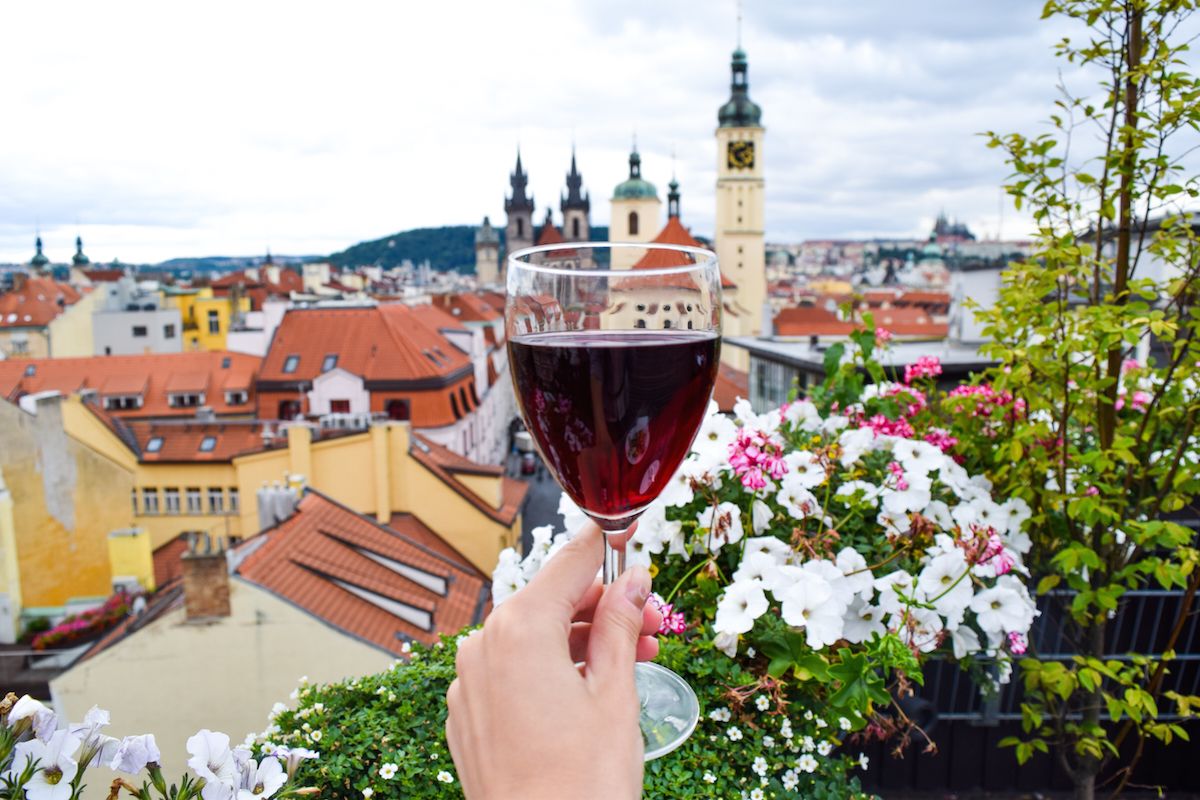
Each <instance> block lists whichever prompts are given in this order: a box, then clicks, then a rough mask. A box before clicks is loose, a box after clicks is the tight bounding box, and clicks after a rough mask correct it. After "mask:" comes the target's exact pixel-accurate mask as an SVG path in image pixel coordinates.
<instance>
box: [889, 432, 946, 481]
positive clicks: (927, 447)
mask: <svg viewBox="0 0 1200 800" xmlns="http://www.w3.org/2000/svg"><path fill="white" fill-rule="evenodd" d="M892 457H893V458H895V459H896V460H897V461H899V462H900V466H902V467H904V471H905V472H909V473H916V474H918V475H921V476H925V475H928V474H929V473H930V472H933V471H934V470H937V469H940V468H941V466H942V462H943V461H945V460H946V456H945V454H944V453H942V451H941V450H939V449H938V448H936V447H934V446H933V445H931V444H929V443H928V442H922V441H919V440H917V439H897V440H896V441H895V442H894V443H893V444H892Z"/></svg>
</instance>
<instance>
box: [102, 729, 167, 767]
mask: <svg viewBox="0 0 1200 800" xmlns="http://www.w3.org/2000/svg"><path fill="white" fill-rule="evenodd" d="M161 762H162V753H161V752H159V750H158V743H157V742H155V741H154V734H152V733H145V734H142V735H140V736H126V737H125V738H124V739H122V740H121V744H120V745H118V747H117V751H116V752H115V753H114V754H113V757H112V759H111V761H109V764H108V767H109V769H112V770H117V771H119V772H128V773H129V774H131V775H136V774H137V773H139V772H141V771H142V770H143V769H145V768H146V765H147V764H159V763H161Z"/></svg>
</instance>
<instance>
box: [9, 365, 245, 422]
mask: <svg viewBox="0 0 1200 800" xmlns="http://www.w3.org/2000/svg"><path fill="white" fill-rule="evenodd" d="M259 361H260V359H259V357H258V356H252V355H247V354H246V353H232V352H223V351H211V352H210V351H193V352H187V353H155V354H149V355H136V356H88V357H84V358H35V359H20V360H10V361H0V397H6V398H8V399H9V400H13V401H16V400H17V399H18V398H20V397H21V396H22V395H25V394H32V393H34V392H44V391H50V390H55V391H59V392H62V393H63V394H74V393H75V392H78V391H80V390H82V389H94V390H95V391H97V392H98V393H99V394H100V396H101V398H103V397H104V396H105V395H130V394H138V393H140V394H141V395H142V407H141V408H132V409H126V410H116V409H114V410H113V411H112V414H113V415H114V416H118V417H122V418H125V419H130V418H134V419H148V418H161V417H195V416H196V409H195V408H172V407H171V406H170V404H169V402H168V398H167V395H168V393H169V392H171V391H196V389H187V390H176V389H172V388H168V387H170V386H179V385H187V386H193V387H194V386H199V387H201V388H200V390H201V391H204V392H205V398H204V404H205V405H206V406H208V407H209V408H211V409H212V410H213V413H215V414H225V415H247V414H251V413H253V410H254V395H253V392H251V393H250V397H249V400H248V402H246V403H243V404H240V405H232V406H231V405H229V404H228V403H226V402H225V392H224V391H223V385H224V381H225V380H226V376H227V375H229V374H238V375H244V374H247V373H249V374H253V373H254V372H255V370H256V369H257V368H258V364H259ZM29 372H32V374H27V373H29ZM180 376H184V377H180ZM201 378H203V379H204V383H203V384H201V383H200V380H201Z"/></svg>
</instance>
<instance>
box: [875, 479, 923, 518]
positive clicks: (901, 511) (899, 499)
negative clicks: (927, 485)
mask: <svg viewBox="0 0 1200 800" xmlns="http://www.w3.org/2000/svg"><path fill="white" fill-rule="evenodd" d="M930 498H931V495H930V493H929V490H928V489H921V488H918V487H917V486H915V485H913V484H909V487H908V488H907V489H900V490H896V489H884V491H883V511H884V513H888V514H891V515H893V516H897V517H900V516H905V517H906V516H907V515H908V514H910V513H912V512H914V511H920V510H922V509H923V508H925V507H926V506H928V505H929V502H930Z"/></svg>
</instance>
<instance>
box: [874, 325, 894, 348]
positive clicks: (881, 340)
mask: <svg viewBox="0 0 1200 800" xmlns="http://www.w3.org/2000/svg"><path fill="white" fill-rule="evenodd" d="M891 340H892V332H891V331H889V330H888V329H887V328H876V329H875V344H877V345H885V344H887V343H888V342H890V341H891Z"/></svg>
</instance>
